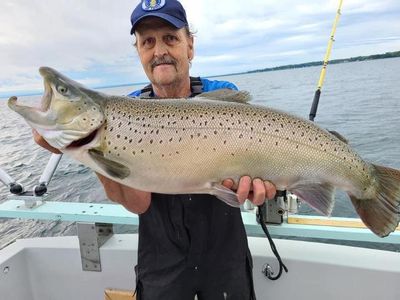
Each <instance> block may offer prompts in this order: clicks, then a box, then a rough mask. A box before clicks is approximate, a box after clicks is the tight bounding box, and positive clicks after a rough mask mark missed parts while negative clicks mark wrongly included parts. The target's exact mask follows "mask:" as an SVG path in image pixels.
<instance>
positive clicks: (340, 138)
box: [328, 130, 349, 144]
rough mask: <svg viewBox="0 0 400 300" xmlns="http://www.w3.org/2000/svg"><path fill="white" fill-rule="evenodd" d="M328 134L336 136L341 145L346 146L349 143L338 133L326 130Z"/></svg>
mask: <svg viewBox="0 0 400 300" xmlns="http://www.w3.org/2000/svg"><path fill="white" fill-rule="evenodd" d="M328 131H329V133H330V134H332V135H334V136H336V137H337V138H338V139H339V140H341V141H342V142H343V143H345V144H348V143H349V141H348V140H347V139H346V138H345V137H344V136H343V135H341V134H340V133H339V132H337V131H335V130H328Z"/></svg>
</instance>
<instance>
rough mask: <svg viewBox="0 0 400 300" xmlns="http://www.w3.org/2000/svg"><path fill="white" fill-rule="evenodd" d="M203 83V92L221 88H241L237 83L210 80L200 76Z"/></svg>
mask: <svg viewBox="0 0 400 300" xmlns="http://www.w3.org/2000/svg"><path fill="white" fill-rule="evenodd" d="M200 80H201V82H202V83H203V92H210V91H215V90H220V89H231V90H235V91H237V90H239V89H238V88H237V87H236V85H234V84H233V83H232V82H229V81H222V80H208V79H206V78H200Z"/></svg>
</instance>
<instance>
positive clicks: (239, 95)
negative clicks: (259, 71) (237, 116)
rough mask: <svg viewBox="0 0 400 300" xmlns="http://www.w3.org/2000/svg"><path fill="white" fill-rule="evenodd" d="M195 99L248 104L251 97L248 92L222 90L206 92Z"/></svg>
mask: <svg viewBox="0 0 400 300" xmlns="http://www.w3.org/2000/svg"><path fill="white" fill-rule="evenodd" d="M195 98H205V99H209V100H217V101H226V102H236V103H243V104H246V103H248V102H250V100H251V95H250V93H249V92H247V91H235V90H231V89H220V90H216V91H212V92H205V93H201V94H200V95H197V96H196V97H195Z"/></svg>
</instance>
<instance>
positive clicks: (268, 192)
mask: <svg viewBox="0 0 400 300" xmlns="http://www.w3.org/2000/svg"><path fill="white" fill-rule="evenodd" d="M222 185H223V186H225V187H227V188H229V189H233V188H234V185H235V183H234V182H233V180H232V179H225V180H224V181H223V182H222ZM236 194H237V196H238V200H239V202H240V204H243V202H244V201H245V200H246V199H249V200H250V201H251V202H253V204H254V205H257V206H258V205H261V204H263V203H264V201H265V199H273V198H274V197H275V194H276V188H275V186H274V185H273V184H272V183H271V182H269V181H262V180H261V179H260V178H254V179H253V180H251V178H250V176H243V177H241V178H240V180H239V185H238V187H237V190H236Z"/></svg>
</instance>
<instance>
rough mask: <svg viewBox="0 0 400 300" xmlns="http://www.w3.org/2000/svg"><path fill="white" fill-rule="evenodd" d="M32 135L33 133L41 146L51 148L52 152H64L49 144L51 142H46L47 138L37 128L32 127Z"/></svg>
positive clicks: (36, 141)
mask: <svg viewBox="0 0 400 300" xmlns="http://www.w3.org/2000/svg"><path fill="white" fill-rule="evenodd" d="M32 135H33V139H34V141H35V143H36V144H38V145H39V146H41V147H43V148H45V149H47V150H49V151H50V152H53V153H55V154H61V153H62V152H61V151H60V150H58V149H57V148H54V147H52V146H50V145H49V143H47V142H46V140H45V139H44V138H43V137H42V136H41V135H40V134H39V133H38V132H37V131H36V130H35V129H32Z"/></svg>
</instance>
